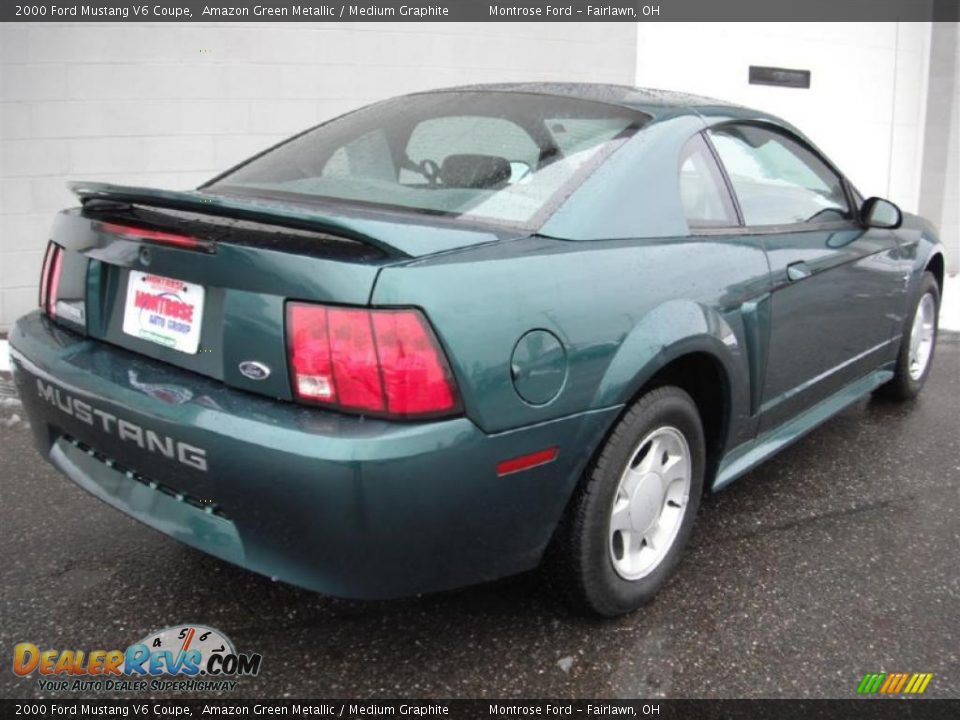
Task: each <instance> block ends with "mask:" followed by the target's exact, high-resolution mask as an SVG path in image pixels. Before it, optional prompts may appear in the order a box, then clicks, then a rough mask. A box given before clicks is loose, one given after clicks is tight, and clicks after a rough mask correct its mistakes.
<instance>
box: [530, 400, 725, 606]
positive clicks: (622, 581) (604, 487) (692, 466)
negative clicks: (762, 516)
mask: <svg viewBox="0 0 960 720" xmlns="http://www.w3.org/2000/svg"><path fill="white" fill-rule="evenodd" d="M705 456H706V452H705V449H704V438H703V426H702V424H701V422H700V415H699V413H698V412H697V406H696V404H695V403H694V402H693V400H692V399H691V397H690V396H689V395H688V394H687V393H686V392H684V391H683V390H681V389H680V388H677V387H672V386H668V387H660V388H657V389H655V390H652V391H651V392H649V393H647V394H646V395H644V396H643V397H642V398H640V400H638V401H637V402H636V403H635V404H634V405H633V406H632V407H631V408H630V410H629V411H628V412H627V413H626V415H624V416H623V418H622V419H621V420H620V421H619V422H618V423H617V425H616V427H615V428H614V430H613V432H612V433H611V434H610V437H609V438H608V439H607V441H606V443H605V445H604V446H603V448H602V449H601V452H600V455H599V457H598V459H597V461H596V462H595V463H594V465H593V466H592V468H590V469H588V471H587V474H586V477H585V478H584V479H583V482H582V483H581V486H580V487H579V488H578V490H577V493H576V495H575V496H574V498H573V499H572V500H571V504H570V507H569V508H568V510H567V514H566V516H565V518H564V521H563V523H562V524H561V526H560V528H559V529H558V532H557V536H556V537H555V539H554V543H553V546H552V547H551V552H550V557H549V558H548V563H549V569H550V570H551V572H552V575H553V581H554V585H555V586H556V587H557V588H558V589H559V591H560V592H561V593H562V594H563V595H564V596H565V597H566V599H567V600H568V601H569V602H570V603H571V604H572V605H574V607H575V608H576V609H578V610H585V611H588V612H591V613H595V614H600V615H606V616H615V615H621V614H623V613H627V612H630V611H631V610H634V609H636V608H638V607H639V606H640V605H642V604H644V603H646V602H648V601H649V600H650V599H652V598H653V596H654V595H655V594H656V592H657V590H658V589H659V588H660V586H661V585H663V583H664V582H665V581H666V580H667V578H668V577H669V576H670V573H671V572H672V571H673V569H674V567H675V566H676V564H677V561H678V560H679V558H680V554H681V552H682V550H683V547H684V546H685V545H686V542H687V539H688V538H689V536H690V532H691V530H692V529H693V522H694V518H695V516H696V514H697V508H698V507H699V504H700V496H701V495H702V493H703V474H704V465H705V462H704V461H705Z"/></svg>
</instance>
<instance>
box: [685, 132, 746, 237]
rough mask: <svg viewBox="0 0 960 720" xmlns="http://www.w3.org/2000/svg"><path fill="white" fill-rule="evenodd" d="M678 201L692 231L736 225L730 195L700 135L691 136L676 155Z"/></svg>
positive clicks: (735, 216)
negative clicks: (678, 178) (678, 168)
mask: <svg viewBox="0 0 960 720" xmlns="http://www.w3.org/2000/svg"><path fill="white" fill-rule="evenodd" d="M680 201H681V202H682V203H683V212H684V214H685V215H686V217H687V224H688V225H689V226H690V227H691V229H694V228H710V227H730V226H734V225H737V215H736V213H735V212H734V209H733V204H732V203H731V201H730V195H729V193H728V192H727V188H726V185H725V184H724V182H723V178H722V177H721V175H720V171H719V170H718V168H717V163H716V160H714V158H713V154H712V153H711V152H710V148H709V147H707V143H706V141H705V140H704V139H703V136H702V135H694V136H693V137H692V138H690V140H688V141H687V144H686V145H685V146H684V148H683V151H682V152H681V153H680Z"/></svg>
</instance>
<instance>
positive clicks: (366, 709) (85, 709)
mask: <svg viewBox="0 0 960 720" xmlns="http://www.w3.org/2000/svg"><path fill="white" fill-rule="evenodd" d="M0 715H2V717H5V718H6V717H31V718H69V717H76V718H101V717H127V718H131V717H137V718H164V719H165V720H170V719H171V718H177V719H178V720H182V719H183V718H218V717H226V716H230V717H236V716H240V717H258V718H278V717H293V718H313V719H315V720H317V719H323V718H326V719H327V720H334V719H336V718H343V719H344V720H354V719H363V720H367V719H368V718H382V717H389V718H406V719H408V720H424V719H430V718H442V719H444V720H447V719H452V720H460V719H466V718H469V719H471V720H473V719H476V718H479V719H481V720H484V719H487V718H489V719H500V718H503V719H504V720H506V719H510V720H514V719H517V718H520V719H523V718H546V719H547V720H571V719H574V718H590V719H591V720H595V719H599V718H620V717H628V718H651V719H654V720H904V719H906V720H910V719H911V718H917V719H918V720H955V719H956V718H957V717H960V700H922V699H918V698H917V699H908V700H893V699H889V700H874V699H866V698H853V699H847V700H664V699H657V698H651V699H648V700H565V699H557V700H517V699H504V700H342V699H338V700H330V699H326V700H306V699H305V700H268V699H264V700H250V699H237V700H223V699H220V698H218V699H216V700H183V701H178V700H150V699H147V698H144V699H142V700H110V699H92V700H91V699H84V700H23V701H20V700H0Z"/></svg>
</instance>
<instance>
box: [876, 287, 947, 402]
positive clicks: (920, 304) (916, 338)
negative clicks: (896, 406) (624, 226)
mask: <svg viewBox="0 0 960 720" xmlns="http://www.w3.org/2000/svg"><path fill="white" fill-rule="evenodd" d="M939 313H940V286H939V285H938V284H937V279H936V278H935V277H934V276H933V274H932V273H929V272H927V273H924V274H923V277H922V278H921V279H920V290H919V292H918V293H917V299H916V301H914V303H913V305H912V306H911V308H910V314H909V316H908V319H907V324H906V326H905V327H904V332H903V337H902V338H901V340H900V351H899V352H898V353H897V364H896V366H895V367H894V371H893V379H892V380H890V381H889V382H888V383H886V384H885V385H883V386H882V387H881V388H880V394H881V395H883V396H885V397H888V398H890V399H892V400H900V401H904V400H912V399H913V398H915V397H916V396H917V395H919V394H920V391H921V390H922V389H923V385H924V383H925V382H926V381H927V377H928V376H929V375H930V368H931V366H932V365H933V353H934V350H935V349H936V347H937V328H938V318H939ZM926 340H929V348H928V349H927V350H926V352H925V354H919V353H918V351H919V349H920V343H921V342H923V341H926Z"/></svg>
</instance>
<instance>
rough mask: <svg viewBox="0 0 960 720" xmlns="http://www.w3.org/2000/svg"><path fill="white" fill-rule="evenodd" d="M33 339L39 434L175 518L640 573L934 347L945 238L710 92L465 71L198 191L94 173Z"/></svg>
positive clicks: (456, 575) (34, 320)
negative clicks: (701, 517) (731, 495)
mask: <svg viewBox="0 0 960 720" xmlns="http://www.w3.org/2000/svg"><path fill="white" fill-rule="evenodd" d="M73 190H74V191H75V193H76V194H77V196H78V197H79V199H80V207H76V208H72V209H69V210H65V211H63V212H62V213H60V214H59V215H58V216H57V219H56V223H55V225H54V227H53V230H52V234H51V239H50V243H49V246H48V250H47V256H46V261H45V263H44V269H43V276H42V279H41V291H40V309H39V310H37V311H35V312H33V313H30V314H28V315H26V316H25V317H23V318H21V319H20V320H19V321H18V322H17V323H16V325H15V327H14V328H13V330H12V332H11V334H10V343H11V348H12V350H11V352H12V358H13V369H14V375H15V378H16V382H17V384H18V387H19V391H20V394H21V396H22V398H23V402H24V406H25V409H26V412H27V414H28V415H29V419H30V422H31V426H32V428H33V432H34V434H35V440H36V445H37V447H38V448H39V450H40V452H41V453H42V454H43V456H44V457H45V458H47V459H48V460H49V461H50V462H51V463H53V465H55V466H56V467H57V468H58V469H60V470H61V471H62V472H63V473H64V474H65V475H67V476H68V477H69V478H70V479H71V480H73V481H74V482H76V483H77V484H79V485H80V486H81V487H83V488H85V489H86V490H88V491H89V492H91V493H92V494H94V495H96V496H97V497H99V498H100V499H102V500H103V501H105V502H107V503H109V504H110V505H112V506H114V507H115V508H117V509H119V510H122V511H123V512H125V513H127V514H129V515H131V516H133V517H135V518H137V519H138V520H141V521H142V522H144V523H146V524H147V525H150V526H152V527H153V528H156V529H158V530H160V531H161V532H164V533H166V534H168V535H170V536H172V537H174V538H176V539H178V540H180V541H182V542H184V543H187V544H189V545H192V546H193V547H196V548H199V549H201V550H204V551H206V552H208V553H211V554H213V555H215V556H217V557H219V558H222V559H224V560H228V561H230V562H233V563H236V564H238V565H241V566H243V567H246V568H249V569H251V570H254V571H256V572H259V573H263V574H265V575H268V576H271V577H275V578H279V579H282V580H284V581H287V582H290V583H294V584H297V585H301V586H304V587H307V588H311V589H315V590H318V591H321V592H325V593H330V594H333V595H338V596H344V597H354V598H385V597H398V596H404V595H410V594H415V593H420V592H426V591H436V590H442V589H446V588H453V587H457V586H462V585H467V584H470V583H476V582H480V581H484V580H490V579H493V578H498V577H502V576H505V575H509V574H511V573H518V572H522V571H525V570H529V569H531V568H533V567H535V566H537V565H539V564H541V563H544V564H545V565H546V567H547V568H548V570H549V573H548V576H549V577H550V578H551V579H552V580H553V581H554V582H555V583H556V587H557V588H558V589H559V591H561V592H562V593H563V594H565V595H566V596H568V597H569V599H570V600H571V601H572V602H573V603H574V604H575V605H577V606H578V607H580V608H583V609H585V610H588V611H592V612H595V613H600V614H603V615H616V614H619V613H624V612H627V611H630V610H632V609H634V608H636V607H638V606H639V605H641V604H642V603H643V602H645V601H647V600H649V599H650V598H651V597H652V596H653V595H654V593H655V592H656V591H657V589H658V588H659V587H660V586H661V585H662V584H663V583H664V581H665V580H666V578H667V577H668V576H669V574H670V573H671V571H672V570H673V569H674V567H675V566H676V564H677V561H678V558H679V556H680V553H681V551H682V549H683V546H684V544H685V543H686V542H687V539H688V537H689V536H690V532H691V528H692V526H693V523H694V519H695V516H696V513H697V508H698V505H699V501H700V498H701V496H702V495H703V493H704V492H707V491H716V490H718V489H720V488H722V487H724V486H725V485H727V484H728V483H729V482H731V481H732V480H734V479H735V478H737V477H738V476H740V475H742V474H743V473H745V472H746V471H748V470H749V469H751V468H752V467H754V466H756V465H757V464H758V463H760V462H762V461H763V460H764V459H766V458H768V457H770V456H771V455H772V454H773V453H775V452H777V451H778V450H780V449H781V448H783V447H784V446H786V445H787V444H789V443H790V442H792V441H794V440H796V439H797V438H798V437H800V436H801V435H803V434H804V433H806V432H807V431H809V430H810V429H811V428H813V427H815V426H816V425H817V424H818V423H821V422H822V421H824V420H825V419H827V418H829V417H830V416H831V415H833V414H835V413H836V412H838V411H839V410H841V409H843V408H844V407H846V406H848V405H850V404H851V403H852V402H854V401H856V400H857V399H858V398H860V397H862V396H863V395H865V394H867V393H870V392H872V391H882V392H884V393H886V394H888V395H890V396H893V397H895V398H900V399H909V398H912V397H914V396H915V395H916V394H917V393H918V392H919V391H920V389H921V387H922V386H923V384H924V381H925V380H926V377H927V375H928V373H929V371H930V364H931V360H932V357H933V350H934V344H935V341H936V333H937V309H938V306H939V302H940V292H941V288H942V285H943V271H944V263H943V255H942V252H941V247H940V245H939V243H938V240H937V238H936V236H935V234H934V232H933V231H932V230H931V227H930V225H929V224H927V223H926V222H924V221H923V220H921V219H919V218H916V217H913V216H910V215H907V214H905V213H901V212H900V210H899V209H898V208H897V207H896V206H894V205H893V204H891V203H890V202H887V201H886V200H882V199H879V198H869V199H867V200H864V199H863V198H862V197H861V196H860V194H859V193H858V192H857V190H856V188H854V187H853V185H852V184H851V183H850V182H849V180H848V179H847V178H845V177H844V175H843V173H842V172H841V171H840V170H839V169H838V168H836V167H835V166H834V165H833V164H832V163H831V162H830V161H829V160H828V159H827V158H825V157H824V156H823V154H822V153H820V152H819V151H818V150H817V148H816V147H814V146H813V144H812V143H810V141H809V140H807V139H806V138H805V137H804V136H803V135H802V134H800V133H799V132H798V131H797V130H795V129H794V128H793V127H791V126H790V125H789V124H787V123H785V122H783V121H781V120H779V119H777V118H775V117H771V116H769V115H766V114H764V113H761V112H756V111H753V110H749V109H746V108H743V107H738V106H732V105H727V104H723V103H720V102H717V101H714V100H709V99H705V98H698V97H691V96H687V95H678V94H671V93H665V92H659V91H647V90H638V89H633V88H625V87H614V86H602V85H568V84H527V85H523V84H519V85H488V86H477V87H463V88H455V89H450V90H442V91H436V92H428V93H421V94H415V95H410V96H406V97H402V98H398V99H394V100H388V101H385V102H381V103H377V104H374V105H371V106H369V107H366V108H363V109H361V110H357V111H355V112H352V113H349V114H347V115H345V116H343V117H340V118H337V119H335V120H332V121H330V122H327V123H325V124H323V125H320V126H319V127H316V128H313V129H311V130H308V131H306V132H304V133H302V134H300V135H297V136H296V137H294V138H292V139H290V140H288V141H286V142H284V143H282V144H280V145H278V146H276V147H274V148H272V149H270V150H267V151H266V152H264V153H261V154H260V155H257V156H256V157H253V158H251V159H250V160H248V161H246V162H245V163H243V164H241V165H239V166H238V167H235V168H233V169H232V170H229V171H228V172H226V173H224V174H223V175H221V176H219V177H217V178H215V179H214V180H212V181H211V182H209V183H207V184H206V185H204V186H202V187H201V188H199V189H198V190H196V191H191V192H169V191H161V190H152V189H145V188H137V187H121V186H113V185H103V184H96V183H75V184H74V185H73Z"/></svg>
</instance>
